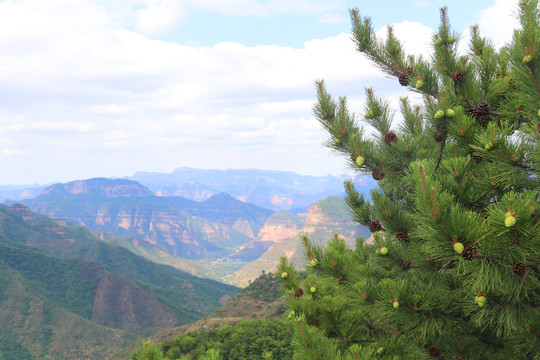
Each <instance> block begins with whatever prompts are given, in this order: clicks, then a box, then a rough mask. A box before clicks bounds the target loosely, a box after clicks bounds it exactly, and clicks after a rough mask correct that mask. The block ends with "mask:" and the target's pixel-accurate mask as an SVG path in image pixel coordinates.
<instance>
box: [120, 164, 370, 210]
mask: <svg viewBox="0 0 540 360" xmlns="http://www.w3.org/2000/svg"><path fill="white" fill-rule="evenodd" d="M345 178H346V177H345V176H341V177H337V176H332V175H327V176H307V175H298V174H296V173H294V172H285V171H269V170H257V169H245V170H201V169H192V168H186V167H182V168H178V169H176V170H174V171H173V172H172V173H170V174H164V173H151V172H137V173H135V175H134V176H132V177H129V178H127V179H130V180H135V181H138V182H140V183H141V184H143V185H145V186H147V187H148V188H149V189H150V190H152V191H153V192H154V193H155V194H156V195H158V196H182V197H185V198H188V199H192V200H198V201H201V200H205V199H208V198H210V197H211V196H213V195H215V194H219V193H223V192H225V193H228V194H231V196H233V197H234V198H236V199H238V200H241V201H244V202H248V203H252V204H255V205H259V206H262V207H265V208H268V209H273V210H279V209H284V210H289V209H292V208H303V207H307V206H309V205H310V204H312V203H314V202H316V201H319V200H322V199H325V198H326V197H327V196H329V195H334V196H335V195H340V194H342V193H343V180H344V179H345ZM347 178H348V177H347ZM355 183H356V184H357V186H358V190H359V191H360V192H363V193H368V192H369V190H371V189H372V188H374V187H375V181H374V180H373V179H371V177H366V176H357V177H355Z"/></svg>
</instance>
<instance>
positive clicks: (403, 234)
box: [396, 231, 409, 242]
mask: <svg viewBox="0 0 540 360" xmlns="http://www.w3.org/2000/svg"><path fill="white" fill-rule="evenodd" d="M396 237H397V238H398V240H399V241H401V242H406V241H407V240H409V234H407V233H406V232H403V231H398V232H397V233H396Z"/></svg>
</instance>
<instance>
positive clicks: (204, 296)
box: [0, 205, 237, 323]
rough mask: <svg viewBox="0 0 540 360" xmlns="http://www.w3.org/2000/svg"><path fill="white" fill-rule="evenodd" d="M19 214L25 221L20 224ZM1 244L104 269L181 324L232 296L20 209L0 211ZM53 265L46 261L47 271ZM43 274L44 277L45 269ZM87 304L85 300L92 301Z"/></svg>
mask: <svg viewBox="0 0 540 360" xmlns="http://www.w3.org/2000/svg"><path fill="white" fill-rule="evenodd" d="M19 214H20V215H22V216H25V218H28V220H23V218H22V217H21V216H19ZM2 235H3V236H4V237H3V238H2ZM2 239H4V241H7V239H9V241H11V242H12V243H15V244H19V245H27V246H32V247H35V248H37V249H39V250H41V251H43V252H45V253H46V254H49V255H53V256H59V257H74V258H78V259H81V260H84V261H88V262H95V263H99V264H103V265H106V267H105V268H106V269H107V271H112V272H115V273H118V274H120V275H121V276H122V277H125V278H126V279H128V280H130V281H132V282H134V283H135V284H136V286H138V287H140V288H142V289H144V290H145V291H151V292H153V294H154V296H155V297H157V298H158V299H159V301H160V302H162V303H163V304H165V305H166V307H167V310H168V311H170V312H171V313H172V314H174V316H176V317H178V318H179V319H181V322H182V323H189V322H193V321H196V320H198V319H200V318H201V317H203V316H204V315H205V314H208V313H210V312H211V311H213V310H215V309H217V308H219V307H221V306H222V304H221V303H220V302H219V301H220V299H221V298H222V297H223V296H232V295H234V294H235V293H236V291H237V289H236V288H235V287H233V286H230V285H225V284H222V283H219V282H216V281H213V280H208V279H201V278H198V277H196V276H193V275H191V274H187V273H185V272H182V271H179V270H177V269H174V268H172V267H170V266H164V265H159V264H156V263H154V262H152V261H149V260H146V259H144V258H143V257H141V256H137V255H135V254H133V253H132V252H130V251H129V250H127V249H126V248H125V247H123V246H120V245H117V244H111V243H107V242H104V241H101V240H100V239H99V238H97V237H96V236H95V235H93V234H92V233H91V232H90V231H88V230H87V229H86V228H84V227H82V226H60V225H58V224H57V223H56V222H54V221H52V220H50V219H48V218H47V217H45V216H42V215H37V214H34V213H32V212H31V211H29V210H28V208H25V207H22V206H20V205H13V206H11V207H9V208H8V207H4V206H0V242H2ZM55 261H56V260H49V263H50V264H51V267H52V266H53V263H54V262H55ZM78 264H80V263H78ZM55 266H56V265H55ZM58 266H60V265H58ZM63 266H67V265H63ZM43 271H44V272H47V271H48V270H47V266H46V265H44V268H43ZM36 276H38V275H36ZM54 278H55V277H54V276H51V277H50V279H54ZM43 280H44V281H45V283H44V284H43V287H44V288H48V287H49V285H48V284H47V283H46V281H52V280H47V279H43ZM88 281H95V279H94V280H92V279H88ZM52 285H53V287H54V286H57V285H55V284H52ZM58 286H61V285H58ZM62 286H65V287H66V289H67V288H68V287H69V286H68V285H67V284H66V285H62ZM76 286H77V284H74V287H76ZM51 291H53V290H51ZM54 291H56V290H54ZM81 295H82V294H81ZM86 295H88V294H86ZM74 296H76V295H74ZM80 298H81V299H82V298H84V296H81V297H80ZM87 298H88V299H91V298H92V296H88V297H87ZM82 301H84V300H82ZM90 301H91V300H90ZM76 306H77V307H80V306H83V305H82V304H79V305H76ZM86 306H88V304H87V305H86ZM88 311H89V310H88V309H87V310H86V312H84V311H82V312H77V314H79V315H81V316H85V314H88ZM85 317H86V316H85Z"/></svg>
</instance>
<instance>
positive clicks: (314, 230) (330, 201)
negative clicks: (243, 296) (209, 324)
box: [228, 197, 370, 286]
mask: <svg viewBox="0 0 540 360" xmlns="http://www.w3.org/2000/svg"><path fill="white" fill-rule="evenodd" d="M335 233H339V235H340V236H342V237H343V238H344V239H345V241H346V243H347V245H348V246H349V247H354V246H355V243H356V239H357V237H362V238H367V237H369V236H370V232H369V229H367V227H365V226H361V225H358V224H357V223H356V222H354V221H352V218H351V216H350V214H349V212H348V208H347V206H346V204H345V203H344V201H343V200H342V199H341V198H337V197H328V198H327V199H326V200H321V201H318V202H316V203H314V204H312V205H310V206H309V207H308V212H307V214H305V220H304V222H303V224H302V222H301V221H300V220H295V217H294V215H292V214H289V213H286V212H281V213H276V214H274V215H273V216H272V217H270V218H269V219H268V220H267V223H266V224H265V226H264V227H263V229H262V230H261V232H260V234H259V238H258V239H257V241H258V242H262V241H263V240H265V241H266V242H267V243H270V246H269V247H268V249H267V250H266V251H265V252H264V253H263V254H262V255H261V256H260V257H259V258H258V259H257V260H255V261H253V262H251V263H250V264H247V265H246V266H244V267H242V268H241V269H240V270H238V271H236V272H235V273H234V274H233V275H232V276H230V277H229V278H228V280H229V281H230V282H231V283H234V284H237V285H239V286H245V285H247V284H248V283H249V281H250V280H253V279H255V278H257V276H259V275H260V273H261V272H262V271H263V270H264V271H266V272H273V271H274V270H275V269H276V267H277V265H278V264H279V257H280V256H282V255H286V256H287V257H288V258H289V259H290V260H291V261H292V262H294V263H295V264H296V265H297V267H298V268H303V266H304V258H303V248H302V244H301V242H300V237H299V235H300V234H306V235H308V236H309V237H310V239H311V240H312V241H313V243H315V244H317V245H324V244H326V242H327V241H328V240H330V239H331V238H332V236H333V234H335Z"/></svg>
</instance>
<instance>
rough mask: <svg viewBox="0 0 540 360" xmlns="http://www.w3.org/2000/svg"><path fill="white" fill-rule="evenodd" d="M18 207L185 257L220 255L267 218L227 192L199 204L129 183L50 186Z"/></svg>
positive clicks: (264, 212) (245, 238)
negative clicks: (21, 206)
mask: <svg viewBox="0 0 540 360" xmlns="http://www.w3.org/2000/svg"><path fill="white" fill-rule="evenodd" d="M21 203H22V204H24V205H26V206H28V207H30V208H31V209H32V210H33V211H36V212H39V213H41V214H44V215H46V216H49V217H52V218H55V219H64V220H67V221H70V222H73V223H76V224H80V225H83V226H86V227H87V228H88V229H90V230H91V231H93V232H95V233H102V232H105V233H114V234H118V235H120V236H123V237H126V238H136V239H139V240H143V241H145V242H148V243H150V244H152V245H156V246H157V247H158V248H161V249H163V250H164V251H166V252H167V253H169V254H171V255H174V256H178V257H183V258H188V259H200V258H218V257H222V256H226V255H227V254H229V253H230V252H232V251H234V250H236V248H238V246H240V245H242V244H244V243H247V242H249V241H251V240H252V239H254V238H256V237H257V234H258V232H259V229H260V228H261V227H262V225H263V224H264V222H265V221H266V219H267V218H268V217H269V216H270V215H271V214H272V211H271V210H268V209H265V208H262V207H259V206H256V205H252V204H248V203H244V202H241V201H239V200H236V199H234V198H232V197H231V196H229V195H227V194H218V195H215V196H213V197H211V198H209V199H207V200H206V201H202V202H197V201H193V200H189V199H186V198H182V197H158V196H155V195H153V194H152V192H151V191H150V190H149V189H148V188H147V187H145V186H143V185H141V184H139V183H137V182H135V181H131V180H121V179H115V180H112V179H105V178H97V179H90V180H80V181H74V182H70V183H65V184H55V185H52V186H49V187H47V188H45V189H44V190H43V191H42V193H41V194H40V195H39V196H37V197H36V198H34V199H28V200H23V201H21Z"/></svg>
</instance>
